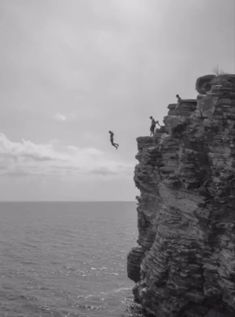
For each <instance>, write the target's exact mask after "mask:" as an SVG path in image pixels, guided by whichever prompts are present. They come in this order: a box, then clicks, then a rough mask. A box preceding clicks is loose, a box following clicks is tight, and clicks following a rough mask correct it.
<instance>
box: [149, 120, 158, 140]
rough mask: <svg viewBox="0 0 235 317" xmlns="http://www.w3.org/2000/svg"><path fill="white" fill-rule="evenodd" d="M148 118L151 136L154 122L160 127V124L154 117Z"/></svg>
mask: <svg viewBox="0 0 235 317" xmlns="http://www.w3.org/2000/svg"><path fill="white" fill-rule="evenodd" d="M149 119H150V120H151V125H150V136H153V135H154V132H155V128H156V124H158V125H159V127H161V126H160V123H159V122H158V121H157V120H155V119H154V118H153V116H150V117H149Z"/></svg>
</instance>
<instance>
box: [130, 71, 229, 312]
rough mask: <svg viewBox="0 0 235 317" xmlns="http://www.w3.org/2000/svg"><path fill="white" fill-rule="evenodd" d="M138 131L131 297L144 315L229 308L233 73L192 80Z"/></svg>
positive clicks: (224, 309)
mask: <svg viewBox="0 0 235 317" xmlns="http://www.w3.org/2000/svg"><path fill="white" fill-rule="evenodd" d="M196 89H197V91H198V92H199V95H198V97H197V100H181V102H180V103H178V104H170V105H169V106H168V108H169V112H168V115H167V116H166V117H165V119H164V124H165V125H164V126H163V127H162V128H160V129H158V130H157V131H156V133H155V136H154V137H140V138H138V139H137V141H138V154H137V156H136V158H137V160H138V161H139V164H138V165H137V166H136V169H135V183H136V186H137V187H138V189H139V190H140V196H139V197H137V200H138V207H137V212H138V229H139V237H138V241H137V242H138V246H137V247H135V248H133V249H132V250H131V252H130V253H129V255H128V264H127V269H128V276H129V278H131V279H132V280H133V281H135V283H136V286H135V287H134V289H133V293H134V296H135V300H136V301H137V302H139V303H141V305H142V306H143V308H144V310H145V312H146V313H147V314H148V315H150V316H157V317H173V316H174V317H175V316H177V317H179V316H180V317H199V316H200V317H201V316H235V75H219V76H212V75H208V76H204V77H201V78H199V79H198V80H197V83H196Z"/></svg>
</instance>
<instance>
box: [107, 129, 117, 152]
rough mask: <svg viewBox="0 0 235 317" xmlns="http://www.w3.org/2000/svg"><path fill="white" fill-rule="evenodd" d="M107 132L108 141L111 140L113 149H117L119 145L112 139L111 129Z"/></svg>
mask: <svg viewBox="0 0 235 317" xmlns="http://www.w3.org/2000/svg"><path fill="white" fill-rule="evenodd" d="M109 134H110V142H111V144H112V146H114V147H115V149H116V150H117V149H118V147H119V144H117V143H115V142H114V140H113V136H114V133H113V132H112V131H109Z"/></svg>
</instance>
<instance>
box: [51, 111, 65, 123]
mask: <svg viewBox="0 0 235 317" xmlns="http://www.w3.org/2000/svg"><path fill="white" fill-rule="evenodd" d="M54 119H55V120H56V121H58V122H64V121H66V120H67V117H66V116H65V115H64V114H62V113H60V112H57V113H56V114H55V116H54Z"/></svg>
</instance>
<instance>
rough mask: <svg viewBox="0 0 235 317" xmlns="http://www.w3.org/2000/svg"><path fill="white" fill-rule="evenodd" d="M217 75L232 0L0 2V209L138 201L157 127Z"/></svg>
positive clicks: (228, 48) (233, 49) (233, 46)
mask: <svg viewBox="0 0 235 317" xmlns="http://www.w3.org/2000/svg"><path fill="white" fill-rule="evenodd" d="M218 67H219V69H221V70H223V71H225V72H233V73H234V72H235V1H234V0H0V200H134V199H135V196H136V195H137V194H138V191H137V190H136V189H135V186H134V182H133V170H134V166H135V164H136V163H137V162H136V160H135V158H134V157H135V154H136V152H137V149H136V137H138V136H144V135H148V133H149V116H150V115H153V116H154V117H156V118H158V119H159V120H162V119H163V117H164V116H165V115H166V114H167V105H168V104H169V103H172V102H175V95H176V93H179V94H180V96H181V97H183V98H195V97H196V95H197V94H196V91H195V89H194V86H195V80H196V78H197V77H198V76H200V75H204V74H208V73H212V72H213V71H214V70H215V69H216V68H218ZM110 129H111V130H113V131H114V132H115V139H116V141H117V142H118V143H120V148H119V150H118V151H117V150H115V149H114V148H113V147H111V145H110V143H109V136H108V130H110Z"/></svg>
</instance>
